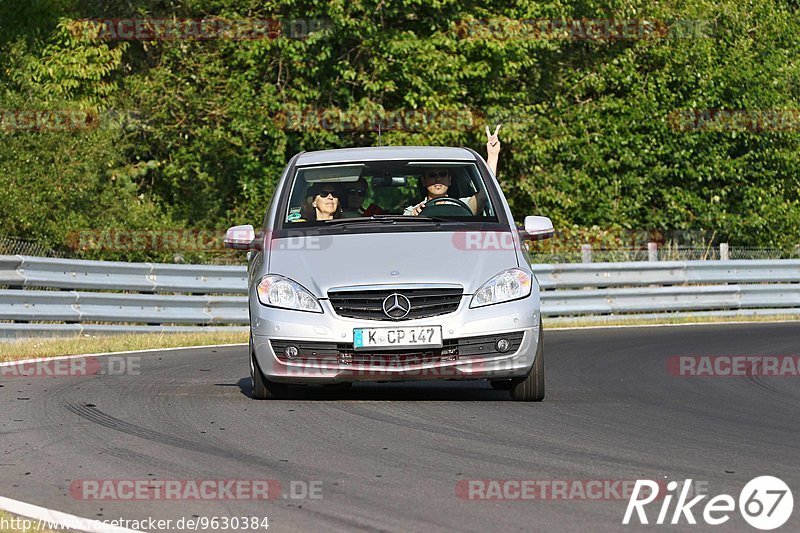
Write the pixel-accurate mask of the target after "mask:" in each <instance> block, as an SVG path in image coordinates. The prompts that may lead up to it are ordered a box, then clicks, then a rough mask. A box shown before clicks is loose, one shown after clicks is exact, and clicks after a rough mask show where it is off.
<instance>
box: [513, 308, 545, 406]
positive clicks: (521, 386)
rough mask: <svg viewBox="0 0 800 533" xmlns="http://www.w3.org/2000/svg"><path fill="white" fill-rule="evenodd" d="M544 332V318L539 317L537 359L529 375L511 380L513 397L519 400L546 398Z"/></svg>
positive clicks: (533, 400)
mask: <svg viewBox="0 0 800 533" xmlns="http://www.w3.org/2000/svg"><path fill="white" fill-rule="evenodd" d="M543 345H544V334H543V331H542V319H541V318H540V319H539V342H538V343H537V345H536V359H535V360H534V362H533V367H532V368H531V371H530V372H528V375H527V376H526V377H524V378H518V379H512V380H511V398H513V399H514V400H517V401H519V402H541V401H542V400H544V350H543Z"/></svg>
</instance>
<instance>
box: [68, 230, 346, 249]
mask: <svg viewBox="0 0 800 533" xmlns="http://www.w3.org/2000/svg"><path fill="white" fill-rule="evenodd" d="M224 238H225V234H223V233H222V232H219V231H214V230H206V229H196V228H195V229H184V228H175V229H160V230H128V229H124V228H109V229H84V230H78V231H71V232H69V233H67V238H66V244H67V246H68V247H69V248H70V249H72V250H79V251H83V252H85V251H89V250H103V251H111V252H138V251H182V252H220V251H225V250H227V249H226V248H225V246H224V243H223V241H224ZM332 242H333V241H332V237H331V236H330V235H315V234H313V233H312V234H309V233H304V232H301V231H292V230H287V231H281V232H274V233H267V234H264V233H261V234H259V235H258V236H256V245H257V246H259V247H261V249H263V248H267V249H271V250H286V251H308V250H312V251H324V250H327V249H328V248H329V247H330V246H331V244H332Z"/></svg>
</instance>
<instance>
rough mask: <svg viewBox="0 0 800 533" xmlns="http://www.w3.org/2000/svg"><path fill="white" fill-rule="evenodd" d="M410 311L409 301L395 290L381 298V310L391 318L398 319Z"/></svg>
mask: <svg viewBox="0 0 800 533" xmlns="http://www.w3.org/2000/svg"><path fill="white" fill-rule="evenodd" d="M409 311H411V302H410V301H409V300H408V298H406V297H405V296H403V295H402V294H397V293H396V292H395V293H393V294H390V295H389V296H387V297H386V298H385V299H384V300H383V312H384V313H386V316H388V317H389V318H391V319H394V320H400V319H401V318H405V317H406V316H407V315H408V312H409Z"/></svg>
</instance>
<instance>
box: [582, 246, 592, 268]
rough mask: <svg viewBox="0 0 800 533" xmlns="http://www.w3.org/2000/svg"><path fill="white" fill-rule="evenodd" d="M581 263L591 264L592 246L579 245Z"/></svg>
mask: <svg viewBox="0 0 800 533" xmlns="http://www.w3.org/2000/svg"><path fill="white" fill-rule="evenodd" d="M581 261H582V262H584V263H591V262H592V245H591V244H581Z"/></svg>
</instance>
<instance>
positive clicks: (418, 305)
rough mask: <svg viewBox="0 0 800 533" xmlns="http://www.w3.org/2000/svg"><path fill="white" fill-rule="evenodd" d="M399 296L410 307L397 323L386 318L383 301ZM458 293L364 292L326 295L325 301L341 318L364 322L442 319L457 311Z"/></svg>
mask: <svg viewBox="0 0 800 533" xmlns="http://www.w3.org/2000/svg"><path fill="white" fill-rule="evenodd" d="M395 293H397V294H402V295H403V296H405V297H406V298H408V300H409V302H410V303H411V309H410V311H409V312H408V315H406V316H405V317H403V318H401V319H394V318H390V317H388V316H386V313H384V312H383V301H384V300H385V299H386V298H387V297H388V296H389V295H391V294H395ZM462 295H463V290H462V289H451V288H447V289H437V288H431V289H391V288H389V289H374V290H365V291H330V292H328V298H329V299H330V302H331V305H332V306H333V310H334V312H335V313H336V314H337V315H339V316H342V317H348V318H362V319H366V320H391V321H395V320H412V319H414V318H426V317H431V316H439V315H445V314H447V313H452V312H454V311H455V310H456V309H458V304H459V303H461V296H462Z"/></svg>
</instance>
